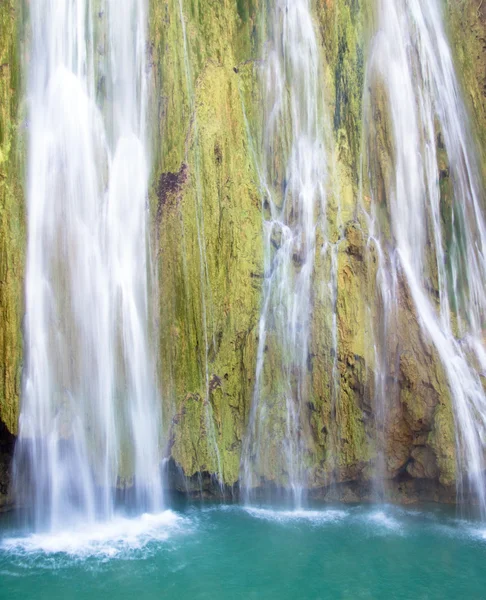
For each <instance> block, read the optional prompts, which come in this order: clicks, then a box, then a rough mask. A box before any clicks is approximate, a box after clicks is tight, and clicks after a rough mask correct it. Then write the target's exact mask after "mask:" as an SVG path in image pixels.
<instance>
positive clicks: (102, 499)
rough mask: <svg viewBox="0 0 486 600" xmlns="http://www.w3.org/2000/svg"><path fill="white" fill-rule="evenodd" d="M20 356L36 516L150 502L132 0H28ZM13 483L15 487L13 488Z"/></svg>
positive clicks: (87, 515) (22, 478)
mask: <svg viewBox="0 0 486 600" xmlns="http://www.w3.org/2000/svg"><path fill="white" fill-rule="evenodd" d="M29 10H30V23H31V29H32V33H31V47H30V51H29V52H30V57H31V58H30V67H29V75H28V102H29V122H28V131H29V147H28V184H27V197H28V251H27V252H28V254H27V273H26V317H25V353H26V365H25V373H24V383H23V398H22V409H21V417H20V435H19V441H18V444H17V449H16V454H15V473H14V475H15V478H16V481H17V489H18V490H19V494H20V496H21V497H23V501H25V502H27V503H29V504H31V505H33V506H34V510H35V522H36V525H37V526H39V527H40V526H42V527H50V528H52V529H56V528H60V527H64V526H66V525H68V524H71V523H73V522H82V523H86V522H92V521H95V520H96V519H100V518H103V519H107V518H110V516H111V515H112V513H113V511H114V502H115V496H116V489H117V488H119V489H131V490H132V492H133V500H134V502H135V503H136V505H137V508H138V509H140V510H156V509H157V508H158V507H159V506H160V503H161V485H160V473H159V458H160V457H159V435H160V434H159V432H160V429H161V427H160V410H159V404H158V403H159V398H158V390H157V382H156V376H155V362H156V361H155V357H154V350H153V344H152V340H151V335H153V334H149V322H150V321H151V319H152V313H153V311H152V308H151V293H150V280H151V264H150V258H149V250H148V248H149V245H148V239H147V233H148V232H147V229H148V223H147V221H148V201H147V187H148V176H149V156H148V151H147V136H146V120H147V114H146V113H147V61H146V52H147V47H146V34H145V29H146V25H147V20H148V19H147V13H146V6H145V2H144V0H124V1H123V2H119V1H118V0H70V1H69V2H67V1H61V2H60V1H58V0H33V1H32V2H30V3H29ZM25 489H27V490H28V492H25Z"/></svg>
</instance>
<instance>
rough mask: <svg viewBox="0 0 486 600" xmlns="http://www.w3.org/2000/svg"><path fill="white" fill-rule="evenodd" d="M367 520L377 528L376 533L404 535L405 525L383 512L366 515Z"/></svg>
mask: <svg viewBox="0 0 486 600" xmlns="http://www.w3.org/2000/svg"><path fill="white" fill-rule="evenodd" d="M365 520H366V521H367V522H368V523H370V524H372V525H374V526H375V528H374V532H376V533H383V532H394V533H404V531H403V525H402V524H401V523H400V522H399V521H398V520H397V519H395V518H394V517H392V516H391V515H389V514H387V513H386V512H384V511H382V510H380V511H377V512H373V513H371V514H367V515H365Z"/></svg>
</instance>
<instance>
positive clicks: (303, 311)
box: [242, 0, 326, 506]
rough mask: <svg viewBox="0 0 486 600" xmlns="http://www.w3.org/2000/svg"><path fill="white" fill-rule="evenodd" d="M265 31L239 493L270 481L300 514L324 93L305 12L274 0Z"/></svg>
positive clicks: (297, 2)
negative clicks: (257, 231) (260, 271)
mask: <svg viewBox="0 0 486 600" xmlns="http://www.w3.org/2000/svg"><path fill="white" fill-rule="evenodd" d="M268 30H269V38H270V42H269V44H270V49H269V53H268V56H267V59H266V61H265V66H264V83H265V90H264V97H265V111H264V117H265V121H264V123H265V127H264V148H263V166H262V168H261V169H260V172H261V174H262V175H261V176H262V181H261V186H262V189H263V195H264V206H263V208H264V211H265V222H264V230H265V232H264V236H265V282H264V291H263V307H262V311H261V316H260V324H259V346H258V356H257V368H256V378H255V380H256V382H255V388H254V395H253V403H252V409H251V414H250V422H249V427H248V432H247V436H246V439H245V442H244V448H243V457H242V486H243V488H244V490H245V492H246V495H247V499H249V498H250V495H251V490H252V489H253V488H254V487H256V486H257V485H259V483H260V480H266V481H267V482H268V481H274V483H275V484H276V485H277V486H278V487H284V488H286V489H288V490H290V491H291V494H292V499H293V501H294V503H295V504H296V505H297V506H300V505H301V503H302V495H303V490H304V487H305V483H306V482H305V467H304V453H305V441H304V438H305V435H304V431H305V428H306V423H305V422H304V419H303V415H302V408H303V406H304V403H305V402H306V398H307V387H308V369H307V361H308V347H309V329H310V327H309V325H310V315H311V285H312V279H313V268H314V259H315V252H316V225H317V219H318V216H319V214H323V213H324V209H325V207H324V205H325V192H324V188H325V181H326V153H325V148H324V125H323V113H324V108H323V87H324V86H323V85H322V77H321V70H320V55H319V49H318V43H317V39H316V34H315V30H314V23H313V20H312V15H311V8H310V2H309V1H308V0H276V2H275V4H274V6H273V9H272V11H271V14H270V22H269V24H268ZM270 347H271V350H270V351H269V350H268V349H269V348H270ZM276 466H277V468H276ZM275 472H277V479H275Z"/></svg>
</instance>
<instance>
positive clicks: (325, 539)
mask: <svg viewBox="0 0 486 600" xmlns="http://www.w3.org/2000/svg"><path fill="white" fill-rule="evenodd" d="M0 527H1V531H2V532H1V534H0V598H1V600H3V599H7V598H8V599H11V598H16V599H30V598H35V599H43V598H46V599H47V598H48V599H49V600H58V599H59V600H61V599H62V600H67V599H70V598H76V600H85V599H86V600H98V599H111V598H113V599H114V600H115V599H116V600H124V599H130V600H144V599H156V598H169V599H172V598H174V599H178V600H185V599H191V600H196V599H205V598H208V599H212V600H217V599H222V598H224V599H239V598H242V599H243V598H244V599H251V598H259V599H260V598H261V599H265V600H271V599H274V598H275V599H279V600H285V599H287V598H288V599H290V598H292V599H296V598H299V599H315V600H317V599H334V598H336V599H341V598H342V599H353V600H354V599H356V598H372V599H374V600H376V599H387V600H388V599H392V598H397V599H402V598H403V599H407V600H410V599H414V600H416V599H441V600H442V599H448V598H451V599H452V598H454V599H461V600H462V599H467V600H472V599H482V598H486V526H481V524H479V523H475V522H467V521H462V520H459V519H457V518H456V517H455V516H454V514H453V513H448V512H446V511H445V510H443V509H438V508H424V509H414V510H408V509H407V510H405V509H401V508H396V507H387V506H384V507H364V506H355V507H348V506H344V507H343V506H338V507H333V508H328V507H317V508H313V509H312V510H309V511H302V512H292V511H285V510H281V511H274V510H269V509H268V510H266V509H245V508H243V507H240V506H235V505H227V506H221V505H209V506H208V505H201V506H185V507H182V508H179V509H177V510H173V511H167V512H165V513H164V514H162V515H157V516H144V517H141V518H138V519H134V520H129V519H123V518H119V519H117V520H115V521H114V522H113V523H111V524H109V525H100V526H98V527H96V528H94V529H92V530H89V529H80V530H78V531H76V532H72V531H71V532H64V533H60V534H57V535H49V534H45V535H43V534H38V535H34V536H33V535H25V534H24V535H22V533H21V532H19V531H16V529H15V526H13V525H11V524H10V523H9V522H7V521H6V520H5V518H4V521H3V522H0Z"/></svg>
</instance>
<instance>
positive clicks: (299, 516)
mask: <svg viewBox="0 0 486 600" xmlns="http://www.w3.org/2000/svg"><path fill="white" fill-rule="evenodd" d="M244 510H245V511H246V512H247V513H248V514H249V515H251V516H252V517H255V518H257V519H264V520H266V521H274V522H277V523H284V524H285V523H295V522H305V521H307V522H310V523H311V524H313V525H323V524H325V523H336V522H338V521H342V520H343V519H345V518H346V517H347V516H348V513H347V512H346V511H344V510H336V509H329V510H323V511H321V510H303V509H296V510H272V509H268V508H255V507H251V506H247V507H245V509H244Z"/></svg>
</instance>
